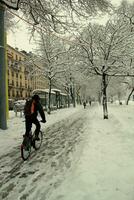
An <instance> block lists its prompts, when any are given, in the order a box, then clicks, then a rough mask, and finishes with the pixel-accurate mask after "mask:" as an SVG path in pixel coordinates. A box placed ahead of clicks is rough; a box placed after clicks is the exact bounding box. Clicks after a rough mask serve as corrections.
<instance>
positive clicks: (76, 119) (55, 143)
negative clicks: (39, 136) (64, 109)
mask: <svg viewBox="0 0 134 200" xmlns="http://www.w3.org/2000/svg"><path fill="white" fill-rule="evenodd" d="M82 113H83V112H82ZM82 113H79V114H78V113H77V114H76V113H75V114H73V115H72V116H70V117H69V118H67V119H64V120H62V121H60V122H57V123H55V124H54V125H53V126H52V127H48V128H47V129H46V130H45V133H44V139H43V144H42V147H41V149H40V150H39V151H37V152H36V151H33V153H32V156H31V157H32V158H31V159H29V161H26V162H23V161H22V160H21V158H20V147H16V148H15V149H13V151H12V152H10V153H8V154H5V155H4V156H2V157H1V158H0V159H1V163H0V180H1V183H0V188H1V189H0V197H1V198H2V199H4V200H5V199H7V200H8V199H12V198H14V199H15V198H18V196H17V195H18V194H19V193H20V194H19V196H20V200H23V199H27V198H28V196H29V195H31V191H34V188H35V185H36V184H37V182H38V181H39V180H41V179H42V178H44V177H45V180H46V181H48V182H51V179H52V178H53V176H55V175H56V174H58V173H59V172H60V173H61V172H62V173H64V172H65V170H67V169H68V168H70V166H71V157H70V154H72V152H73V151H74V150H75V146H76V145H77V143H78V142H79V141H80V135H81V130H82V127H83V124H84V120H85V117H84V115H83V114H82ZM40 166H42V168H44V169H41V170H40ZM47 167H48V169H47ZM31 183H32V184H31ZM26 184H31V186H30V187H27V186H26ZM59 184H60V181H59V180H56V181H55V183H50V184H49V185H48V186H47V188H45V190H46V196H47V194H48V193H49V191H50V190H51V189H52V187H57V185H59ZM36 195H37V194H35V196H36Z"/></svg>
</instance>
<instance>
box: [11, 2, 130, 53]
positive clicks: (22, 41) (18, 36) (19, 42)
mask: <svg viewBox="0 0 134 200" xmlns="http://www.w3.org/2000/svg"><path fill="white" fill-rule="evenodd" d="M121 1H122V0H111V3H112V4H113V5H115V6H119V5H120V2H121ZM128 2H130V3H131V2H134V0H128ZM106 20H107V16H104V17H103V18H101V19H98V21H99V23H103V22H105V21H106ZM29 40H30V35H29V34H28V26H27V24H26V23H24V22H22V21H19V22H18V23H17V28H16V29H15V30H14V33H13V32H11V31H10V32H9V33H8V35H7V43H8V44H9V45H11V46H13V47H18V48H19V49H20V50H26V51H28V52H29V51H33V49H34V48H35V44H34V42H33V41H29Z"/></svg>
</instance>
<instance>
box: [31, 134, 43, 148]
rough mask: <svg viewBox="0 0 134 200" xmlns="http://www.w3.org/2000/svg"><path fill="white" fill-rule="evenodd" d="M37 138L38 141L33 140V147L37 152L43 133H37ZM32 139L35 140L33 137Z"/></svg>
mask: <svg viewBox="0 0 134 200" xmlns="http://www.w3.org/2000/svg"><path fill="white" fill-rule="evenodd" d="M38 137H39V140H35V139H33V147H34V148H35V150H38V149H40V147H41V144H42V140H43V133H42V131H40V132H39V135H38ZM33 138H35V137H33Z"/></svg>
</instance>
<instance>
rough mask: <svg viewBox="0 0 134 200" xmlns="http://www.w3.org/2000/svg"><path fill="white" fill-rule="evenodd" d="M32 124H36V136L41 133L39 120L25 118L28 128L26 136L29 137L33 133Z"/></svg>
mask: <svg viewBox="0 0 134 200" xmlns="http://www.w3.org/2000/svg"><path fill="white" fill-rule="evenodd" d="M32 124H35V126H36V129H35V135H38V134H39V131H40V123H39V121H38V119H37V118H30V117H25V126H26V133H25V134H26V135H27V136H29V132H30V131H31V128H32Z"/></svg>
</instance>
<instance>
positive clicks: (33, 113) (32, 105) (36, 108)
mask: <svg viewBox="0 0 134 200" xmlns="http://www.w3.org/2000/svg"><path fill="white" fill-rule="evenodd" d="M38 112H39V113H40V116H41V118H42V120H41V122H43V123H45V122H46V117H45V113H44V110H43V107H42V105H41V103H40V97H39V96H38V95H34V96H33V97H32V99H30V100H28V101H26V103H25V106H24V115H25V128H26V132H25V135H26V136H28V137H29V133H30V131H31V128H32V124H35V126H36V129H35V139H36V140H40V139H39V136H38V135H39V132H40V128H41V126H40V122H39V120H38V118H37V115H38Z"/></svg>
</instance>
